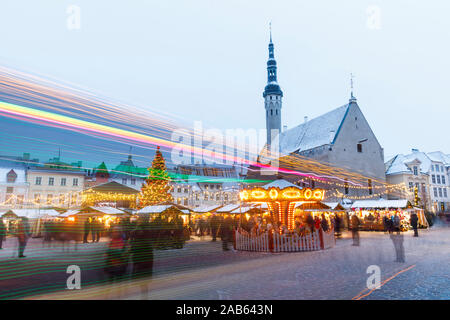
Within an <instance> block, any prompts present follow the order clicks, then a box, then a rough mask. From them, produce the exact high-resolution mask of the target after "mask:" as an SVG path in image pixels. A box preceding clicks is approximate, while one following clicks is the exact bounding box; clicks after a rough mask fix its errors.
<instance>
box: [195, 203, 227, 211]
mask: <svg viewBox="0 0 450 320" xmlns="http://www.w3.org/2000/svg"><path fill="white" fill-rule="evenodd" d="M220 207H222V206H221V205H216V204H214V205H209V206H200V207H197V208H194V209H192V211H193V212H196V213H206V212H212V211H215V210H216V209H218V208H220Z"/></svg>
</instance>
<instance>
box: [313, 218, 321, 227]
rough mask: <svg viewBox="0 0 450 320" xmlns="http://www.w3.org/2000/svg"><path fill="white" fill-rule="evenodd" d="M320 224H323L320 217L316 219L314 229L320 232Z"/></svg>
mask: <svg viewBox="0 0 450 320" xmlns="http://www.w3.org/2000/svg"><path fill="white" fill-rule="evenodd" d="M320 224H321V221H320V218H319V216H315V217H314V228H315V229H316V230H319V229H320Z"/></svg>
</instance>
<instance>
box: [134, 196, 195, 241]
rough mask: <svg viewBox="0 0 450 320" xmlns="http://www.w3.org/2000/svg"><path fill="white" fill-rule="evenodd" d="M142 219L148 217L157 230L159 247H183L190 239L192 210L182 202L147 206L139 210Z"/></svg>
mask: <svg viewBox="0 0 450 320" xmlns="http://www.w3.org/2000/svg"><path fill="white" fill-rule="evenodd" d="M137 214H138V215H139V216H140V218H141V219H142V218H143V219H146V220H147V219H148V220H149V221H150V223H151V225H152V226H153V229H154V230H155V232H156V237H157V239H158V241H157V242H158V247H159V248H160V249H166V248H171V247H172V248H182V247H183V245H184V242H185V241H186V240H189V239H190V232H189V220H190V210H189V209H188V208H187V207H184V206H182V205H180V204H176V203H172V202H164V203H161V204H158V205H151V206H146V207H144V208H142V209H140V210H138V211H137Z"/></svg>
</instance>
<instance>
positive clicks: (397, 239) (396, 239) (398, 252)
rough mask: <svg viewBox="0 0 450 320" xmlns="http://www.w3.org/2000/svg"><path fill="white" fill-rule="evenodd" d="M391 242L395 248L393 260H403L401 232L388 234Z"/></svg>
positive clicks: (403, 250) (403, 251)
mask: <svg viewBox="0 0 450 320" xmlns="http://www.w3.org/2000/svg"><path fill="white" fill-rule="evenodd" d="M390 237H391V240H392V243H393V244H394V249H395V256H396V259H395V262H405V249H404V247H403V234H401V233H400V232H399V233H397V234H393V233H392V234H391V235H390Z"/></svg>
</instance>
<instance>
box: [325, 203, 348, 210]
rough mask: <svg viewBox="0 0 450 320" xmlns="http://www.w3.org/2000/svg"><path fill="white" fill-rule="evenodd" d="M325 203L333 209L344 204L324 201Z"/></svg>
mask: <svg viewBox="0 0 450 320" xmlns="http://www.w3.org/2000/svg"><path fill="white" fill-rule="evenodd" d="M322 203H323V204H324V205H326V206H329V207H330V208H331V209H332V210H334V209H336V208H337V207H339V206H341V207H344V206H342V205H341V204H340V203H339V202H322Z"/></svg>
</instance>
